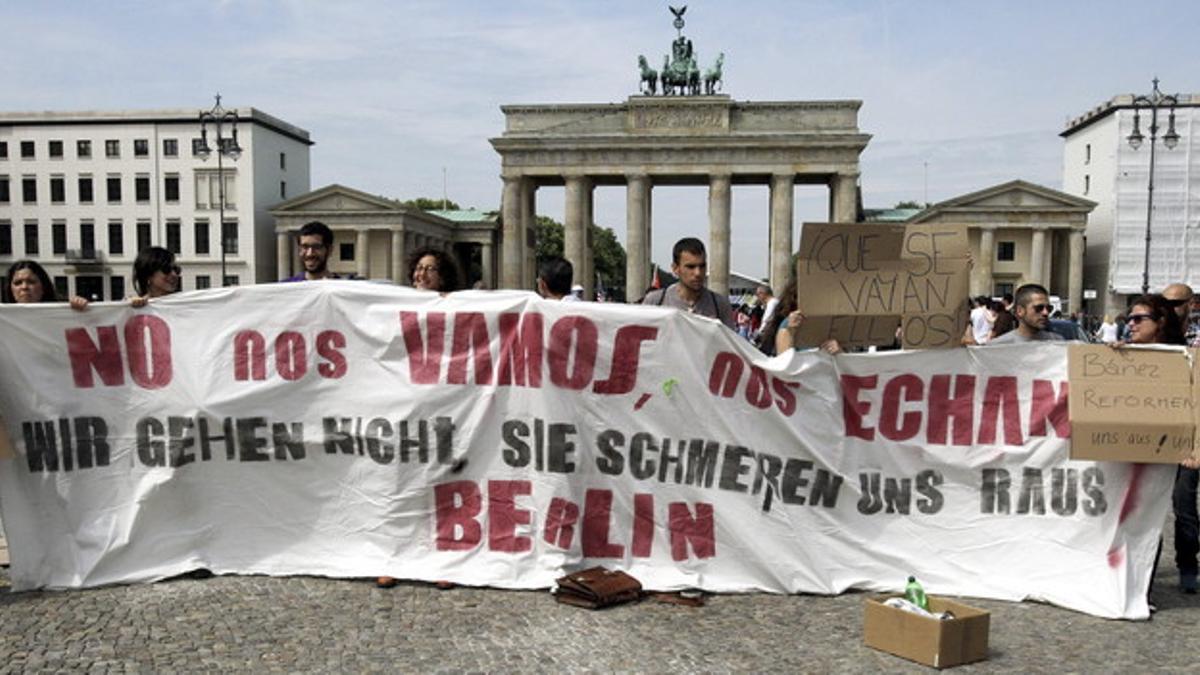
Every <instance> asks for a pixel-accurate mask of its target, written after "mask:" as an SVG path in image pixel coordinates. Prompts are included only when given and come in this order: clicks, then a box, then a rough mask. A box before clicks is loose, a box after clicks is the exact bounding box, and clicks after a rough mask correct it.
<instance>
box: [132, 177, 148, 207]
mask: <svg viewBox="0 0 1200 675" xmlns="http://www.w3.org/2000/svg"><path fill="white" fill-rule="evenodd" d="M133 196H134V199H136V200H137V201H138V202H139V203H144V202H148V201H150V177H149V176H135V177H134V179H133Z"/></svg>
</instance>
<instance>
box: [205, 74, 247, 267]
mask: <svg viewBox="0 0 1200 675" xmlns="http://www.w3.org/2000/svg"><path fill="white" fill-rule="evenodd" d="M210 124H211V125H213V126H214V127H215V129H216V132H217V194H218V200H219V203H220V206H219V207H218V208H219V209H220V219H221V220H220V225H219V226H218V228H219V231H220V233H221V285H222V286H225V282H226V280H227V279H228V275H226V274H225V253H226V250H227V249H228V248H229V247H228V244H227V242H226V240H225V239H226V237H225V164H224V162H223V161H222V158H223V157H228V158H229V159H231V160H233V161H235V162H236V161H237V159H238V157H241V156H242V148H241V146H240V145H238V137H237V110H226V109H224V108H222V107H221V95H220V94H217V103H216V105H214V106H213V107H212V109H211V110H201V111H200V144H199V145H198V146H197V147H196V148H195V153H196V154H197V155H199V156H200V159H201V160H202V161H205V162H207V161H208V156H209V155H211V154H212V148H209V147H208V125H210ZM226 129H228V131H229V134H230V135H229V136H228V137H226V136H225V131H226Z"/></svg>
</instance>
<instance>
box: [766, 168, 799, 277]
mask: <svg viewBox="0 0 1200 675" xmlns="http://www.w3.org/2000/svg"><path fill="white" fill-rule="evenodd" d="M794 181H795V176H794V175H793V174H790V173H786V174H784V173H777V174H775V175H773V176H771V267H770V270H771V290H773V291H775V292H776V293H782V292H783V287H784V286H786V285H787V281H788V278H789V276H790V275H791V274H793V272H792V271H791V269H790V268H791V259H792V210H793V209H792V199H793V197H792V191H793V189H794V186H795V183H794Z"/></svg>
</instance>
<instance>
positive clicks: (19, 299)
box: [2, 260, 88, 310]
mask: <svg viewBox="0 0 1200 675" xmlns="http://www.w3.org/2000/svg"><path fill="white" fill-rule="evenodd" d="M2 295H3V301H4V303H6V304H22V305H23V304H31V303H39V302H58V292H57V291H55V290H54V284H53V283H51V282H50V275H49V274H47V273H46V269H45V268H44V267H42V266H41V265H39V264H38V263H37V262H36V261H33V260H18V261H17V262H15V263H13V264H12V265H9V267H8V273H7V274H5V275H4V288H3V293H2ZM68 302H69V304H70V305H71V309H74V310H83V309H87V306H88V300H87V298H84V297H81V296H78V295H73V296H71V299H70V300H69V301H68Z"/></svg>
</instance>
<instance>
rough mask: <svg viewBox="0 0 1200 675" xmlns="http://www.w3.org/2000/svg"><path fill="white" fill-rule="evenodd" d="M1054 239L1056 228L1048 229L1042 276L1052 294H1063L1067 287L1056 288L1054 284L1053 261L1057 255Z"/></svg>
mask: <svg viewBox="0 0 1200 675" xmlns="http://www.w3.org/2000/svg"><path fill="white" fill-rule="evenodd" d="M1054 239H1055V236H1054V230H1053V229H1049V230H1047V231H1046V251H1045V253H1044V254H1043V255H1042V278H1043V279H1045V281H1044V282H1043V284H1044V285H1045V286H1046V289H1047V290H1049V291H1050V292H1051V293H1052V294H1055V295H1062V294H1063V292H1064V291H1065V290H1066V289H1064V288H1054V285H1055V284H1054V271H1053V263H1054V255H1055V250H1054V249H1055V248H1057V247H1056V246H1055V245H1054Z"/></svg>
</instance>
